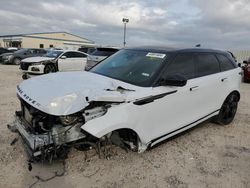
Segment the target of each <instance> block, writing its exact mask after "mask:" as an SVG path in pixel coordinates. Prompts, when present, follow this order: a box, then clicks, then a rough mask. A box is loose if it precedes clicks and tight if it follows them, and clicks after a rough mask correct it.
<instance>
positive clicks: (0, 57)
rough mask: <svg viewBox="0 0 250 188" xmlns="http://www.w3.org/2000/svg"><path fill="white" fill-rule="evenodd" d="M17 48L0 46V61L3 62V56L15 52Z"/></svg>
mask: <svg viewBox="0 0 250 188" xmlns="http://www.w3.org/2000/svg"><path fill="white" fill-rule="evenodd" d="M17 50H18V49H17V48H2V47H0V63H2V62H3V57H4V56H5V55H7V54H12V53H13V52H15V51H17Z"/></svg>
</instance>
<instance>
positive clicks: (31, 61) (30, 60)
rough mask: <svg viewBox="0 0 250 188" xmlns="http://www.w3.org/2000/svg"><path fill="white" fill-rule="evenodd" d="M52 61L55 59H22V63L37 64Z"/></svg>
mask: <svg viewBox="0 0 250 188" xmlns="http://www.w3.org/2000/svg"><path fill="white" fill-rule="evenodd" d="M53 59H55V58H52V57H29V58H25V59H23V60H22V62H27V63H39V62H41V61H50V60H53Z"/></svg>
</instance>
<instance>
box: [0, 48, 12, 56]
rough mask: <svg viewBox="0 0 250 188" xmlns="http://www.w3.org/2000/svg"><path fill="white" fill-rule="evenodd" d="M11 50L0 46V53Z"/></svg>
mask: <svg viewBox="0 0 250 188" xmlns="http://www.w3.org/2000/svg"><path fill="white" fill-rule="evenodd" d="M8 52H11V51H10V50H8V49H6V48H1V47H0V55H2V54H4V53H8Z"/></svg>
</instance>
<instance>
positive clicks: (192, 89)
mask: <svg viewBox="0 0 250 188" xmlns="http://www.w3.org/2000/svg"><path fill="white" fill-rule="evenodd" d="M198 88H199V86H194V87H191V88H190V89H189V90H190V91H194V90H197V89H198Z"/></svg>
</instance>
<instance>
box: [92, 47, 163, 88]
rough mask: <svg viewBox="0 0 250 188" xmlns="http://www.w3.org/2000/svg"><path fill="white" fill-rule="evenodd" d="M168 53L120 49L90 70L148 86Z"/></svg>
mask: <svg viewBox="0 0 250 188" xmlns="http://www.w3.org/2000/svg"><path fill="white" fill-rule="evenodd" d="M166 57H167V54H164V53H154V52H149V51H140V50H120V51H119V52H117V53H116V54H114V55H112V56H111V57H109V58H107V59H105V60H104V61H102V62H101V63H99V64H98V65H96V66H95V67H93V68H92V69H91V70H90V72H93V73H97V74H101V75H104V76H107V77H111V78H115V79H117V80H121V81H124V82H127V83H131V84H134V85H138V86H142V87H148V86H150V85H151V84H152V82H153V80H154V78H155V76H157V72H158V71H159V69H160V68H161V67H162V65H163V63H164V60H165V58H166Z"/></svg>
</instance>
